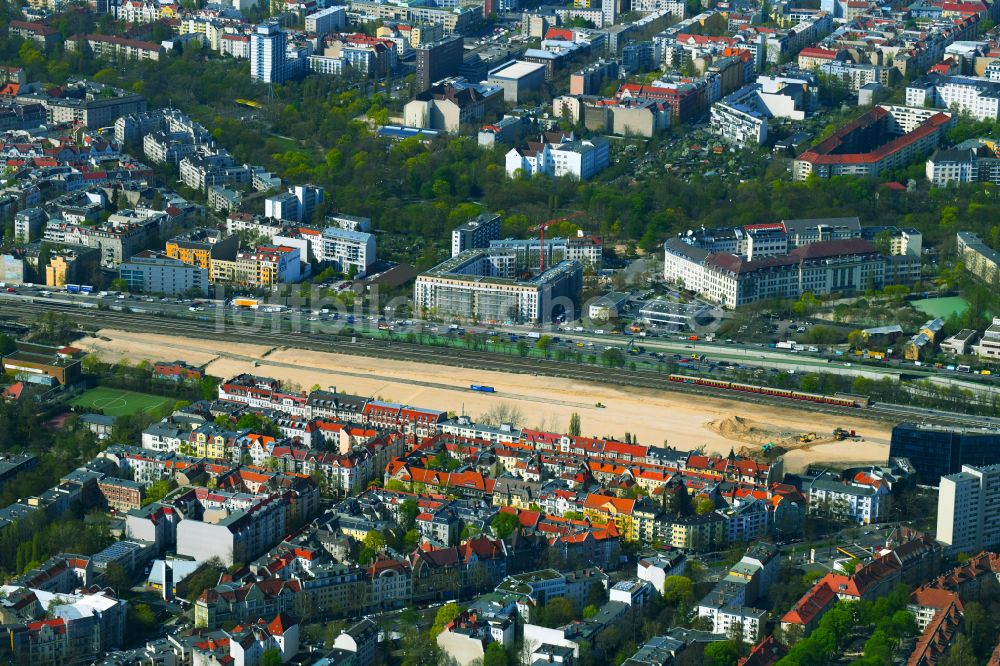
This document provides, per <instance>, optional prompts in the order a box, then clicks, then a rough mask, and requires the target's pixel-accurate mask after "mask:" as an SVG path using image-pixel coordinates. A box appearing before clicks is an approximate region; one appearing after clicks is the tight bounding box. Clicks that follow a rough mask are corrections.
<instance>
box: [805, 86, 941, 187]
mask: <svg viewBox="0 0 1000 666" xmlns="http://www.w3.org/2000/svg"><path fill="white" fill-rule="evenodd" d="M908 95H909V93H908ZM954 122H955V120H954V118H953V117H952V115H951V114H950V113H947V112H944V111H938V110H935V109H918V108H915V107H909V106H876V107H875V108H873V109H872V110H870V111H867V112H865V113H864V114H862V115H861V116H860V117H858V118H857V119H855V120H854V121H853V122H850V123H848V124H847V125H845V126H844V127H842V128H840V129H839V130H837V131H836V132H834V133H833V135H831V136H830V137H828V138H826V139H824V140H822V141H820V142H819V143H818V144H816V145H815V146H813V147H812V148H810V149H809V150H807V151H805V152H804V153H802V154H801V155H799V156H798V157H797V158H795V162H794V164H793V167H792V178H793V179H794V180H797V181H802V180H805V179H806V178H808V177H809V176H810V175H815V176H817V177H819V178H831V177H833V176H862V177H865V176H877V175H879V174H880V173H882V172H884V171H887V170H889V169H894V168H896V167H899V166H902V165H906V164H909V163H910V162H911V161H912V160H913V159H914V158H916V157H919V156H922V155H929V154H930V153H931V152H933V150H934V149H935V148H936V147H937V146H938V144H939V143H940V141H941V140H942V139H943V138H944V134H945V132H947V130H948V129H949V128H950V127H951V126H952V125H953V124H954Z"/></svg>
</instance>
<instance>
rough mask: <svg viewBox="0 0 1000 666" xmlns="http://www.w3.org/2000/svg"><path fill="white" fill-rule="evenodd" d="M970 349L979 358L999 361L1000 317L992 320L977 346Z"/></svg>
mask: <svg viewBox="0 0 1000 666" xmlns="http://www.w3.org/2000/svg"><path fill="white" fill-rule="evenodd" d="M972 349H973V351H974V352H975V353H976V355H977V356H979V358H984V359H990V360H995V359H1000V317H994V318H993V323H992V324H991V325H990V326H988V327H987V328H986V331H984V332H983V337H982V338H981V339H980V340H979V344H978V345H975V346H974V347H973V348H972Z"/></svg>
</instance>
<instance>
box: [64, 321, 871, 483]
mask: <svg viewBox="0 0 1000 666" xmlns="http://www.w3.org/2000/svg"><path fill="white" fill-rule="evenodd" d="M76 346H79V347H81V348H83V349H86V350H87V351H90V352H96V353H97V354H98V355H99V356H100V357H101V358H102V359H104V360H109V361H117V360H119V359H121V358H128V359H129V360H130V361H132V362H133V363H134V362H138V361H140V360H143V359H146V360H149V361H173V360H182V361H186V362H188V363H191V364H193V365H199V366H204V367H205V370H206V371H207V372H208V373H209V374H211V375H215V376H218V377H230V376H233V375H235V374H238V373H240V372H255V373H257V374H262V375H267V376H270V377H275V378H277V379H280V380H282V381H283V382H293V383H294V384H297V385H298V386H299V387H301V388H302V389H305V390H308V389H309V388H311V387H312V386H315V385H319V386H322V387H324V388H325V387H336V389H337V390H339V391H343V392H347V393H354V394H358V395H365V396H372V397H376V398H381V399H383V400H390V401H395V402H401V403H405V404H410V405H416V406H421V407H429V408H434V409H441V410H448V411H450V412H454V413H465V414H468V415H470V416H472V417H473V418H475V417H476V416H478V415H480V414H483V413H484V412H486V411H488V410H490V409H491V408H494V407H496V406H497V405H498V404H501V403H507V405H506V406H508V407H511V408H516V410H518V411H519V412H520V413H521V414H522V415H523V419H522V425H524V426H526V427H533V428H544V429H552V430H565V429H566V427H567V425H568V423H569V419H570V415H571V414H572V413H573V412H577V413H579V414H580V422H581V425H582V430H583V434H585V435H595V436H598V435H610V436H615V437H619V438H623V437H624V436H625V433H626V432H630V433H632V434H633V435H634V436H636V437H637V438H638V441H640V442H642V443H647V444H656V445H661V444H663V443H667V444H669V445H671V446H675V447H677V448H680V449H690V448H696V447H699V446H704V447H705V449H706V451H708V452H716V453H721V454H726V453H728V452H729V450H730V449H731V448H735V449H736V450H737V451H739V450H740V449H741V448H742V447H749V448H750V449H751V450H753V449H756V448H757V447H758V446H759V445H760V444H763V443H765V441H764V440H768V439H769V438H770V437H771V436H772V435H773V436H774V438H775V439H776V440H781V441H784V442H788V441H794V439H795V438H796V437H797V436H798V435H799V434H801V433H804V432H815V433H817V435H819V437H820V438H821V439H820V440H819V441H818V442H817V443H815V444H812V445H810V446H805V447H802V448H794V449H793V450H790V451H789V452H788V453H787V454H786V455H785V463H786V465H785V466H786V469H787V470H790V471H795V470H798V469H801V468H803V467H804V466H806V465H808V464H809V463H834V464H837V465H844V464H846V463H884V462H885V460H886V458H887V456H888V450H889V446H888V444H889V436H890V427H889V426H888V425H887V424H885V423H881V422H878V421H866V420H864V419H863V418H861V416H862V413H860V412H859V414H858V416H850V417H840V416H834V415H829V414H818V413H813V412H808V411H805V410H798V409H791V408H783V407H769V406H763V405H757V404H752V403H745V402H739V401H735V400H724V399H714V398H703V397H693V396H689V395H685V394H682V393H675V392H671V391H656V390H650V389H629V388H625V387H620V386H601V385H597V384H592V383H586V382H578V381H573V380H568V379H558V378H552V377H541V376H527V375H518V374H507V373H502V372H489V371H483V370H474V369H465V368H458V367H450V366H443V365H434V364H424V363H412V362H408V361H393V360H388V359H377V358H369V357H363V356H349V355H341V354H328V353H323V352H314V351H307V350H301V349H288V348H284V347H275V348H268V347H265V346H262V345H249V344H233V343H229V342H225V341H222V340H218V341H215V340H208V339H198V338H182V337H177V336H170V335H157V334H149V333H132V332H124V331H117V330H110V329H106V330H102V331H100V332H99V333H98V334H97V336H96V337H92V338H86V339H84V340H81V341H79V343H78V344H76ZM255 363H256V366H255V365H254V364H255ZM609 372H612V371H609ZM470 384H486V385H489V386H493V387H495V388H496V391H497V392H496V393H495V394H485V393H477V392H472V391H470V390H469V388H468V387H469V385H470ZM598 403H600V404H602V405H604V407H597V404H598ZM737 416H739V417H741V418H742V419H743V421H744V422H746V423H751V424H752V426H753V427H752V428H742V429H741V428H735V429H734V428H729V427H721V426H722V424H724V423H726V422H732V420H733V418H734V417H737ZM836 427H842V428H847V429H855V430H857V431H858V434H859V435H860V436H861V437H862V438H863V441H859V442H854V441H846V442H829V438H830V435H831V433H832V431H833V429H834V428H836ZM824 442H826V443H824Z"/></svg>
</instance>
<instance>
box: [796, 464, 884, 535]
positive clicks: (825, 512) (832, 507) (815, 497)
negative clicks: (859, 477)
mask: <svg viewBox="0 0 1000 666" xmlns="http://www.w3.org/2000/svg"><path fill="white" fill-rule="evenodd" d="M888 495H889V489H888V488H887V487H886V485H885V484H884V483H875V484H872V485H860V484H855V483H850V482H845V481H840V480H838V479H836V477H834V476H832V475H831V474H829V473H824V474H821V475H820V476H819V477H818V478H816V479H815V480H814V481H813V482H812V483H811V484H810V486H809V512H810V513H813V514H817V515H821V516H832V517H837V518H841V519H847V520H852V521H854V522H857V523H859V524H861V525H870V524H872V523H877V522H881V521H882V520H884V518H885V515H886V513H887V512H888V509H889V498H888Z"/></svg>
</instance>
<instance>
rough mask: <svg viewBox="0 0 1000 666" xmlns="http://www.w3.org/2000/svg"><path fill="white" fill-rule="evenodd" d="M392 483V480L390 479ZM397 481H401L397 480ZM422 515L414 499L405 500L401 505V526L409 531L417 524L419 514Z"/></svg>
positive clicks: (405, 530)
mask: <svg viewBox="0 0 1000 666" xmlns="http://www.w3.org/2000/svg"><path fill="white" fill-rule="evenodd" d="M390 483H391V481H390ZM397 483H399V482H398V481H397ZM418 515H420V507H419V506H417V503H416V501H414V500H412V499H405V500H403V502H402V504H400V505H399V526H400V527H402V528H403V531H404V532H409V531H410V530H412V529H413V526H414V525H416V524H417V516H418Z"/></svg>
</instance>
